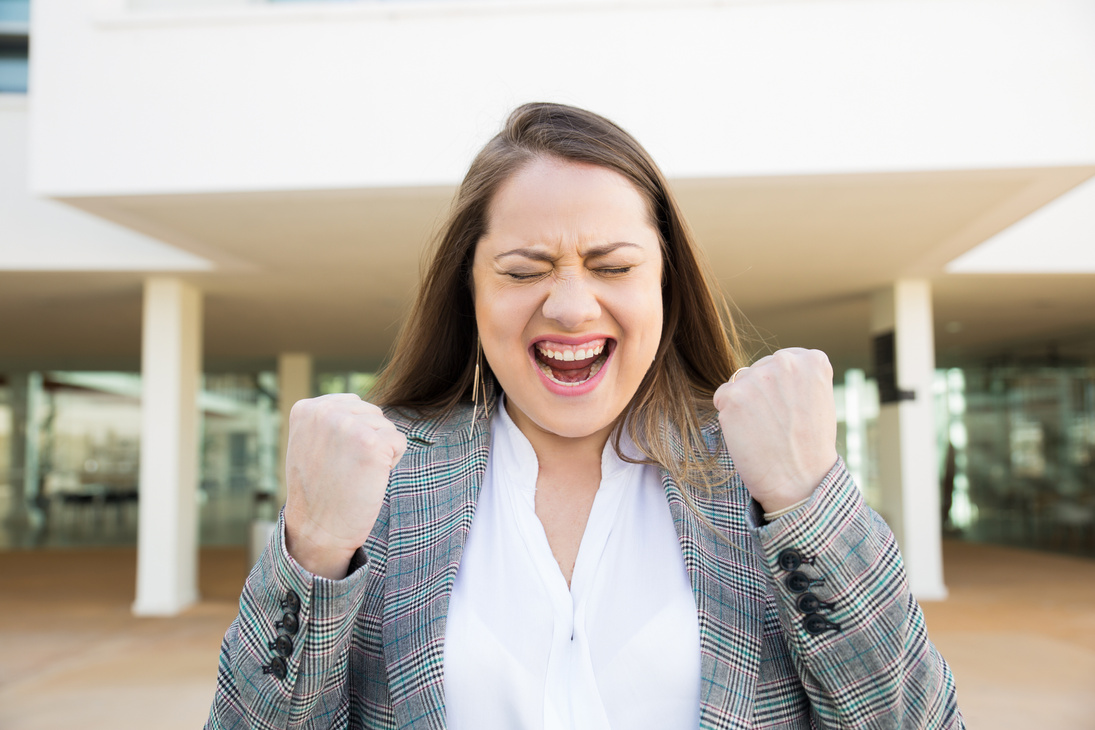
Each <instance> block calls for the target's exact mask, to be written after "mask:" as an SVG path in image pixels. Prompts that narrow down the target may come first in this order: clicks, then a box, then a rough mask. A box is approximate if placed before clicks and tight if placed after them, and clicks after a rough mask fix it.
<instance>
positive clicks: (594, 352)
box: [536, 345, 605, 361]
mask: <svg viewBox="0 0 1095 730" xmlns="http://www.w3.org/2000/svg"><path fill="white" fill-rule="evenodd" d="M604 349H605V346H604V345H595V346H591V347H589V348H582V349H578V350H562V351H560V350H551V349H548V348H547V347H544V346H542V345H537V346H536V350H537V351H538V352H539V353H540V354H541V355H543V356H544V357H549V358H551V359H552V360H564V361H571V360H585V359H586V358H590V357H597V356H598V355H600V354H601V353H602V352H604Z"/></svg>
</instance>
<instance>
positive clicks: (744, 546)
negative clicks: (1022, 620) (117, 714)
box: [206, 407, 963, 730]
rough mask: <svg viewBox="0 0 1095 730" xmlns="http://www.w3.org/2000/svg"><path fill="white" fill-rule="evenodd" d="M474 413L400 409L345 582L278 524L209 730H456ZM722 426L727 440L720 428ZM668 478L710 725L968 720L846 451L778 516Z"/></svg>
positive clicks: (474, 485)
mask: <svg viewBox="0 0 1095 730" xmlns="http://www.w3.org/2000/svg"><path fill="white" fill-rule="evenodd" d="M470 411H471V408H470V407H469V408H467V409H461V410H458V411H457V412H455V413H454V414H453V415H451V416H450V417H448V418H447V419H444V420H436V421H411V420H407V419H405V418H403V419H399V417H398V416H396V415H393V414H389V416H390V417H392V418H393V420H396V422H397V425H398V426H399V427H400V428H401V430H403V431H404V432H405V433H406V435H407V439H408V448H407V451H406V453H405V455H404V456H403V459H402V460H401V461H400V462H399V465H398V466H397V467H396V468H395V469H394V470H393V472H392V475H391V479H390V482H389V486H388V493H387V495H386V498H385V501H384V505H383V507H382V509H381V512H380V516H379V518H378V519H377V522H376V526H375V527H374V529H373V531H372V534H371V535H370V537H369V539H368V541H367V542H366V544H365V545H364V546H363V548H362V549H361V550H359V551H358V553H357V555H356V556H355V557H354V560H353V561H352V563H351V566H350V575H349V576H348V577H347V578H346V579H344V580H340V581H332V580H327V579H324V578H320V577H316V576H313V575H312V574H310V573H308V572H307V571H305V570H304V569H303V568H301V567H300V566H299V565H297V563H296V562H295V561H294V560H293V559H292V558H291V557H290V556H289V554H288V553H287V552H286V550H285V544H284V523H283V522H279V525H278V529H277V530H276V531H275V534H274V536H273V538H272V539H271V541H270V544H269V545H268V546H267V549H266V551H265V552H264V554H263V555H262V557H261V559H260V560H259V561H258V563H257V564H256V565H255V567H254V569H253V570H252V572H251V575H250V576H249V578H248V579H247V582H246V585H245V586H244V589H243V594H242V596H241V599H240V612H239V616H238V617H237V618H236V620H235V621H234V622H233V623H232V625H231V626H230V627H229V629H228V632H227V634H226V635H225V638H224V642H223V644H222V649H221V656H220V666H219V673H218V679H217V691H216V696H215V698H214V701H213V707H212V710H211V712H210V716H209V720H208V723H207V724H206V728H209V729H216V728H223V729H225V730H229V729H232V728H262V729H266V728H413V729H414V730H426V729H427V728H429V729H433V728H438V729H440V728H444V727H445V698H444V694H443V670H444V667H443V659H444V657H443V653H444V642H445V617H446V614H447V610H448V602H449V596H450V594H451V592H452V587H453V582H454V579H455V577H456V571H457V569H458V567H459V565H460V556H461V553H462V550H463V546H464V541H465V539H466V537H467V535H468V530H469V528H470V527H471V523H472V517H473V515H474V512H475V503H476V497H477V494H478V490H479V487H480V485H481V484H482V481H483V475H484V473H485V470H486V464H487V452H488V446H489V427H488V423H487V420H486V419H484V418H482V414H480V418H479V420H478V421H477V422H476V423H475V424H474V426H472V424H471V416H470ZM705 438H706V439H707V440H708V446H709V448H711V449H715V448H716V447H717V445H718V443H719V441H720V440H721V438H722V436H721V433H720V432H719V427H718V424H717V422H715V423H712V424H710V425H709V427H708V428H707V429H706V431H705ZM720 451H721V453H725V450H724V449H723V450H720ZM678 452H679V453H681V454H682V455H683V451H681V450H680V449H679V448H678ZM726 466H727V467H729V463H728V462H727V463H726ZM663 483H664V485H665V492H666V498H667V500H668V502H669V507H670V511H671V514H672V516H673V520H674V523H675V525H676V529H677V533H678V535H679V537H680V547H681V552H682V553H683V555H684V563H685V566H686V568H687V570H688V573H689V576H690V577H691V581H692V589H693V593H694V596H695V600H696V609H697V614H698V619H699V630H700V657H699V659H700V663H701V678H702V685H701V688H700V702H701V708H700V725H701V727H703V728H961V727H963V724H962V719H961V715H960V713H959V711H958V707H957V703H956V699H955V688H954V680H953V677H952V675H951V672H950V669H949V668H948V667H947V665H946V663H945V662H944V661H943V659H942V657H941V656H940V655H939V654H938V652H937V651H936V650H935V648H934V647H933V646H932V644H931V643H930V641H929V640H928V637H927V633H926V630H925V625H924V618H923V615H922V614H921V611H920V607H919V606H918V605H917V603H916V601H915V600H914V599H913V597H912V596H911V595H910V593H909V590H908V585H907V580H906V577H905V572H904V568H903V567H902V563H901V557H900V555H899V553H898V550H897V546H896V544H895V542H894V538H893V535H892V533H891V532H890V530H889V529H888V528H887V526H886V524H885V523H884V522H883V521H882V519H881V518H880V517H879V516H878V515H877V514H875V513H874V512H872V511H871V510H869V509H868V508H867V507H866V506H865V505H864V503H863V501H862V499H861V497H860V494H859V490H858V489H857V488H856V487H855V485H854V484H853V483H852V482H851V480H850V478H849V476H848V472H847V471H846V469H845V468H844V466H843V463H838V464H837V465H836V467H834V469H833V470H832V471H831V472H830V473H829V474H828V475H827V476H826V478H825V480H824V481H823V482H822V484H821V485H820V486H819V487H818V489H817V490H816V491H815V493H814V496H813V497H812V498H811V501H810V502H809V503H808V504H807V505H806V506H804V507H802V508H800V509H799V510H797V511H795V512H794V513H792V514H790V515H787V516H784V517H781V518H779V519H777V520H775V521H774V522H772V523H771V524H767V525H762V524H759V522H758V516H757V514H756V513H755V511H754V510H755V506H754V505H753V503H752V501H751V499H750V497H749V494H748V492H747V491H746V489H745V488H744V486H743V485H742V483H741V481H740V479H738V478H736V477H735V478H734V479H732V480H731V481H730V482H729V483H728V484H726V485H725V488H723V489H718V490H715V493H714V494H713V495H711V496H705V495H700V494H692V495H690V496H691V500H692V504H693V506H694V509H693V508H692V507H689V505H688V504H687V502H686V501H685V497H684V495H683V494H682V491H681V489H680V487H679V486H678V485H677V484H676V483H674V481H673V480H672V479H670V477H669V476H668V475H667V474H664V473H663ZM712 527H713V528H714V531H713V530H712ZM788 550H790V551H791V552H787V551H788ZM798 562H801V565H797V564H796V563H798ZM793 575H795V576H797V577H796V578H792V576H793ZM795 580H798V581H799V584H798V585H796V586H795V587H794V588H792V587H791V586H790V585H789V583H794V581H795ZM804 586H805V587H806V588H807V589H808V591H809V592H811V593H812V594H814V595H816V597H817V598H818V599H820V601H821V602H822V605H821V607H820V608H818V609H817V610H816V611H815V612H814V613H805V612H804V610H803V609H802V608H800V604H799V601H800V598H801V596H802V595H803V587H804ZM796 591H797V592H796ZM811 616H812V617H813V619H812V620H813V622H814V624H813V629H815V631H816V630H817V629H818V628H819V623H818V622H819V621H820V628H821V630H820V631H818V632H816V633H812V632H811V631H810V630H809V629H808V627H807V624H808V622H809V621H810V620H811V618H810V617H811ZM837 627H838V628H837ZM291 629H295V632H293V631H291ZM279 634H281V635H284V636H287V637H288V638H289V639H290V641H289V642H288V645H286V642H285V640H284V638H283V639H281V640H280V642H279V641H277V637H278V635H279ZM279 653H280V654H284V655H286V656H285V657H284V659H280V660H275V657H276V656H277V655H278V654H279ZM277 662H281V664H280V665H279V666H274V665H275V663H277Z"/></svg>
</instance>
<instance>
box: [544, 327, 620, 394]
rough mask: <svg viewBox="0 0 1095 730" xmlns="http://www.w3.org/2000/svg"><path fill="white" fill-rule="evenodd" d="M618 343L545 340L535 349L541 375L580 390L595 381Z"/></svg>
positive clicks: (610, 341)
mask: <svg viewBox="0 0 1095 730" xmlns="http://www.w3.org/2000/svg"><path fill="white" fill-rule="evenodd" d="M614 344H615V340H608V339H596V340H589V341H587V342H583V343H581V344H577V345H568V344H564V343H560V342H552V341H550V340H541V341H540V342H537V343H535V344H534V345H533V355H534V357H535V359H536V365H537V367H539V368H540V372H542V373H543V374H544V375H546V376H547V377H548V378H549V379H550V380H551V381H552V382H553V383H557V384H559V385H562V386H564V387H571V388H573V387H576V386H579V385H581V384H582V383H585V382H586V381H588V380H590V379H592V378H593V377H594V376H595V375H596V374H597V373H598V372H600V370H601V368H602V367H604V364H605V363H606V362H608V356H609V355H610V354H611V353H612V346H613V345H614Z"/></svg>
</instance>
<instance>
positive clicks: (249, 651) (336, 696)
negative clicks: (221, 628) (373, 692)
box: [205, 515, 369, 730]
mask: <svg viewBox="0 0 1095 730" xmlns="http://www.w3.org/2000/svg"><path fill="white" fill-rule="evenodd" d="M350 567H351V573H350V575H349V576H348V577H346V578H345V579H343V580H338V581H334V580H328V579H326V578H322V577H319V576H315V575H313V574H311V573H309V572H308V571H306V570H305V569H304V568H302V567H301V566H300V565H299V564H297V562H296V561H295V560H293V558H292V557H291V556H290V555H289V553H288V552H287V551H286V549H285V520H284V515H283V516H282V517H280V518H279V519H278V525H277V528H276V529H275V531H274V535H273V537H272V538H271V540H270V542H269V544H268V545H267V546H266V549H265V551H264V552H263V554H262V557H261V558H260V559H259V561H258V562H257V563H256V564H255V567H254V569H253V570H252V571H251V574H250V576H249V577H248V578H247V582H246V583H245V584H244V587H243V593H242V595H241V596H240V611H239V615H238V616H237V617H236V619H235V621H233V622H232V625H231V626H230V627H229V628H228V632H227V633H226V634H225V637H224V641H223V642H222V644H221V654H220V665H219V669H218V675H217V691H216V695H215V696H214V699H213V707H212V709H211V710H210V713H209V720H208V721H207V722H206V725H205V727H206V728H207V730H220V729H222V728H223V729H224V730H228V729H229V728H233V729H237V730H238V729H242V728H253V729H258V728H261V729H262V730H267V729H272V728H308V729H312V728H346V727H348V726H349V716H350V697H349V677H348V673H349V653H350V645H351V642H352V636H353V629H354V622H355V619H356V617H357V615H358V613H359V612H360V610H361V607H362V605H363V602H364V596H365V589H366V582H367V577H368V571H369V565H368V564H367V561H366V559H365V553H364V551H363V550H361V549H359V550H358V553H357V555H355V556H354V559H353V561H352V562H351V566H350Z"/></svg>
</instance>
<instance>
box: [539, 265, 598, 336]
mask: <svg viewBox="0 0 1095 730" xmlns="http://www.w3.org/2000/svg"><path fill="white" fill-rule="evenodd" d="M543 312H544V316H545V317H546V318H548V319H550V320H553V321H555V322H557V323H558V324H559V326H560V327H562V328H563V329H567V330H576V329H578V328H579V327H581V326H582V325H583V324H585V323H586V322H590V321H592V320H595V319H597V318H598V317H600V316H601V304H600V302H598V301H597V297H596V295H595V293H594V292H593V290H592V288H591V287H590V282H587V281H585V279H584V277H581V276H567V277H559V278H557V279H555V280H554V281H553V282H552V286H551V291H550V292H548V296H547V299H545V300H544V307H543Z"/></svg>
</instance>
